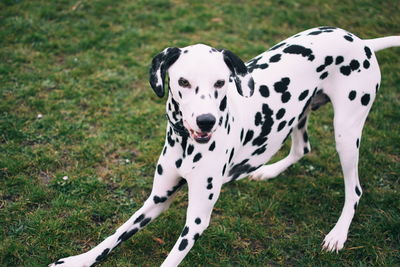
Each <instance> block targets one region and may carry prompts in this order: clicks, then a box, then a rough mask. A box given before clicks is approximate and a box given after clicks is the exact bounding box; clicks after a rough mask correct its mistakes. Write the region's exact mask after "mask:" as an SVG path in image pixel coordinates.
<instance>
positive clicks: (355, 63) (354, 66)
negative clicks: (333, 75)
mask: <svg viewBox="0 0 400 267" xmlns="http://www.w3.org/2000/svg"><path fill="white" fill-rule="evenodd" d="M359 67H360V63H359V62H358V61H357V60H355V59H353V60H352V61H351V62H350V68H351V70H352V71H355V70H357V69H358V68H359Z"/></svg>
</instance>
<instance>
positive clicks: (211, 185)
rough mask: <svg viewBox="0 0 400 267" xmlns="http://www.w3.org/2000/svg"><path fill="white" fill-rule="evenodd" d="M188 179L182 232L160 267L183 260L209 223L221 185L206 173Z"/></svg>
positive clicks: (219, 179) (167, 266) (168, 266)
mask: <svg viewBox="0 0 400 267" xmlns="http://www.w3.org/2000/svg"><path fill="white" fill-rule="evenodd" d="M200 175H201V176H199V175H197V176H195V177H190V178H189V179H188V189H189V204H188V208H187V213H186V222H185V227H184V228H183V231H182V233H181V235H180V237H179V238H178V240H177V242H176V244H175V246H174V247H173V248H172V250H171V252H170V253H169V255H168V257H167V258H166V259H165V261H164V262H163V264H162V265H161V266H162V267H175V266H178V264H179V263H180V262H181V261H182V260H183V258H184V257H185V256H186V254H187V253H188V252H189V250H190V249H191V248H192V247H193V245H194V243H195V242H196V240H197V239H198V238H199V237H200V235H201V234H202V233H203V231H204V230H205V229H206V228H207V227H208V225H209V223H210V218H211V213H212V210H213V207H214V204H215V203H216V201H217V199H218V197H219V194H220V190H221V185H222V179H221V178H220V177H218V178H215V176H214V178H213V177H211V176H208V175H207V174H206V173H202V174H200Z"/></svg>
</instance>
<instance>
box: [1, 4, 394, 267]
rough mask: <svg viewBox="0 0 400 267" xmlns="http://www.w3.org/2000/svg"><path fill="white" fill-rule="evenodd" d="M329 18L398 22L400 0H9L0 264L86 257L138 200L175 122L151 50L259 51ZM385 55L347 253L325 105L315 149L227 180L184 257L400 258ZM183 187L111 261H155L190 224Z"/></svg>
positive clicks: (272, 261) (375, 30)
mask: <svg viewBox="0 0 400 267" xmlns="http://www.w3.org/2000/svg"><path fill="white" fill-rule="evenodd" d="M320 25H330V26H338V27H341V28H345V29H347V30H349V31H350V32H353V33H355V34H356V35H358V36H360V37H361V38H374V37H380V36H385V35H393V34H400V4H399V2H398V1H397V0H366V1H361V0H355V1H339V0H332V1H323V0H313V1H307V0H281V1H271V0H269V1H260V0H259V1H257V0H251V1H231V3H228V1H215V0H214V1H188V2H186V1H181V0H170V1H161V0H138V1H134V0H131V1H127V0H121V1H111V0H93V1H90V0H72V1H71V0H62V1H61V0H60V1H44V0H32V1H26V0H1V1H0V97H1V98H0V266H32V267H36V266H45V265H46V264H48V263H50V262H52V261H53V260H56V259H58V258H60V257H65V256H69V255H73V254H78V253H82V252H84V251H86V250H88V249H89V248H91V247H93V246H95V245H96V244H97V243H98V242H100V241H101V240H102V239H103V238H105V237H107V236H108V235H109V234H111V233H113V232H114V230H115V229H116V227H117V226H118V225H120V224H121V223H123V222H124V221H125V220H126V219H128V218H129V217H130V215H131V214H132V213H133V212H134V211H135V210H136V209H138V208H139V207H140V206H141V204H142V202H143V201H144V200H145V199H146V197H147V196H148V194H149V193H150V189H151V185H152V175H153V172H154V167H155V162H156V160H157V157H158V155H159V153H160V151H161V148H162V144H163V140H164V129H165V126H166V120H165V117H164V102H165V99H159V98H157V97H156V96H155V95H154V94H153V92H152V90H151V89H150V86H149V85H148V67H149V64H150V61H151V59H152V57H153V56H154V55H156V54H157V53H158V52H160V51H161V50H162V49H164V48H165V47H168V46H186V45H189V44H193V43H199V42H202V43H206V44H209V45H212V46H215V47H219V48H227V49H230V50H232V51H234V52H235V53H236V54H238V55H240V57H241V58H243V59H244V60H248V59H250V58H252V57H253V56H255V55H257V54H258V53H260V52H263V51H264V50H266V49H267V48H269V47H270V46H272V45H273V44H275V43H277V42H278V41H280V40H282V39H284V38H286V37H288V36H290V35H293V34H295V33H296V32H299V31H302V30H305V29H308V28H311V27H315V26H320ZM378 60H379V62H380V64H381V71H382V85H381V90H380V92H379V93H378V96H377V99H376V101H375V103H374V106H373V108H372V111H371V113H370V115H369V118H368V120H367V123H366V127H365V128H364V135H363V140H362V145H361V150H360V153H361V158H360V170H359V173H360V179H361V185H362V187H363V190H364V194H363V197H362V199H361V201H360V205H359V208H358V210H357V213H356V216H355V218H354V220H353V224H352V226H351V228H350V233H349V238H348V241H347V242H346V244H345V249H344V250H343V251H341V252H340V253H339V254H330V253H326V252H321V246H320V244H321V242H322V240H323V238H324V236H325V234H327V233H328V232H329V230H330V229H331V228H332V227H333V225H334V224H335V222H336V221H337V219H338V217H339V215H340V212H341V208H342V204H343V201H344V186H343V179H342V174H341V169H340V164H339V160H338V157H337V154H336V151H335V145H334V140H333V132H332V130H333V127H332V109H331V106H330V105H326V106H324V107H323V108H321V109H320V110H318V112H316V113H314V114H313V115H312V116H311V122H310V126H309V129H310V130H309V133H310V139H311V146H312V152H311V153H310V154H309V155H308V156H307V157H305V158H304V159H303V160H301V162H300V163H298V164H296V165H295V166H293V167H291V168H290V169H289V170H287V171H286V172H285V173H283V174H282V175H281V176H280V177H279V178H277V179H274V180H271V181H268V182H254V181H249V180H242V181H239V182H236V183H232V184H228V185H226V186H225V187H224V188H223V194H222V195H221V197H220V200H219V201H218V203H217V205H216V207H215V209H214V213H213V217H212V222H211V225H210V227H209V228H208V229H207V231H206V232H205V233H204V235H203V236H202V237H201V239H200V241H199V242H198V243H197V244H196V245H195V247H194V248H193V249H192V250H191V252H190V253H189V254H188V256H187V257H186V259H185V260H184V261H183V263H182V265H181V266H186V267H189V266H399V265H400V201H399V198H400V180H399V174H400V123H399V119H400V64H399V62H400V48H392V49H388V50H385V51H382V52H379V53H378ZM288 146H289V144H286V145H285V148H284V149H283V151H282V152H280V153H279V155H277V157H276V158H274V160H276V159H279V158H282V157H283V156H284V155H285V154H286V153H287V151H288ZM65 176H67V177H68V179H66V177H65ZM63 177H65V178H64V179H63ZM186 189H187V188H184V190H182V191H181V192H180V193H179V194H178V197H177V199H176V200H175V202H174V203H173V205H172V206H171V208H170V209H169V210H168V211H167V212H166V213H164V214H163V215H162V216H161V217H159V218H158V219H157V220H156V221H155V222H154V223H152V224H151V225H150V226H148V227H147V228H145V229H144V230H143V231H142V232H140V233H139V234H137V235H135V236H134V237H133V238H132V239H130V240H129V241H127V242H126V243H125V244H123V245H122V246H120V247H119V248H118V249H116V250H115V251H113V252H112V253H111V255H110V257H108V258H107V260H106V261H104V262H103V263H102V264H101V266H110V267H111V266H159V265H160V264H161V262H162V261H163V259H164V258H165V257H166V255H167V254H168V252H169V250H170V249H171V248H172V246H173V244H174V243H175V240H176V238H177V237H178V235H179V234H180V232H181V229H182V227H183V226H184V225H183V224H184V218H185V211H186V205H187V202H186V201H187V192H186Z"/></svg>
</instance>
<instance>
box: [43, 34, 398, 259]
mask: <svg viewBox="0 0 400 267" xmlns="http://www.w3.org/2000/svg"><path fill="white" fill-rule="evenodd" d="M392 46H400V36H392V37H384V38H378V39H370V40H361V39H360V38H358V37H356V36H355V35H353V34H351V33H349V32H347V31H344V30H342V29H338V28H334V27H319V28H314V29H311V30H307V31H304V32H301V33H299V34H296V35H294V36H292V37H290V38H288V39H286V40H284V41H282V42H280V43H278V44H277V45H275V46H274V47H272V48H271V49H269V50H268V51H266V52H264V53H262V54H261V55H259V56H257V57H255V58H254V59H252V60H250V61H249V62H247V63H244V62H243V61H242V60H241V59H240V58H239V57H237V56H236V55H235V54H233V53H232V52H230V51H228V50H217V49H214V48H212V47H209V46H207V45H203V44H197V45H193V46H188V47H185V48H175V47H174V48H167V49H165V50H164V51H163V52H161V53H160V54H158V55H157V56H156V57H155V58H154V59H153V61H152V67H151V70H150V84H151V86H152V88H153V89H154V91H155V93H156V94H157V95H158V96H159V97H163V96H164V94H165V89H164V88H165V83H167V85H168V89H169V94H168V100H167V104H166V107H167V108H166V110H167V118H168V126H167V130H166V140H165V145H164V148H163V150H162V153H161V155H160V158H159V160H158V163H157V167H156V171H155V175H154V184H153V189H152V192H151V194H150V196H149V198H148V199H147V200H146V201H145V203H144V205H143V206H142V207H141V208H140V209H139V210H138V211H136V212H135V213H134V214H133V216H132V217H131V218H130V219H129V220H128V221H127V222H125V223H124V224H123V225H122V226H121V227H119V228H118V229H117V230H116V232H115V233H114V234H113V235H111V236H109V237H107V238H106V239H105V240H104V241H103V242H101V243H100V244H99V245H98V246H96V247H94V248H92V249H91V250H89V251H88V252H86V253H83V254H80V255H77V256H71V257H68V258H63V259H60V260H58V261H56V262H55V263H53V264H50V266H56V267H61V266H62V267H64V266H71V267H83V266H91V265H93V264H95V263H97V262H99V261H101V260H103V259H104V258H105V257H106V256H107V255H108V254H109V253H110V252H111V250H113V249H114V248H115V247H117V246H118V245H119V244H121V243H122V242H123V241H125V240H127V239H128V238H129V237H131V236H132V235H134V234H136V233H137V232H138V231H140V230H141V229H143V227H145V226H146V225H147V224H148V223H150V222H151V221H153V220H155V219H156V218H157V217H158V215H160V213H161V212H163V211H164V210H166V209H167V208H168V207H169V205H170V204H171V201H172V199H173V198H174V195H175V193H176V191H177V190H178V189H180V188H181V187H182V186H183V185H184V184H185V183H187V184H188V195H189V203H188V207H187V215H186V222H185V225H184V227H183V231H182V233H181V235H180V236H179V238H178V240H177V242H176V244H175V246H174V247H173V248H172V250H171V252H170V253H169V255H168V257H167V258H166V259H165V261H164V262H163V263H162V265H161V266H163V267H172V266H177V265H178V264H179V263H180V262H181V261H182V260H183V258H184V257H185V256H186V254H187V253H188V252H189V250H190V249H191V248H192V246H193V245H194V243H195V242H196V240H197V239H198V238H199V237H200V235H201V234H202V233H203V231H204V230H205V229H206V228H207V227H208V225H209V223H210V218H211V213H212V210H213V207H214V204H215V203H216V201H217V199H218V197H219V194H220V192H221V186H222V185H223V184H224V183H227V182H231V181H234V180H238V179H241V178H244V177H247V176H249V177H250V178H251V179H254V180H266V179H271V178H274V177H276V176H278V175H279V174H280V173H282V172H283V171H284V170H285V169H286V168H288V167H289V166H290V165H292V164H293V163H295V162H297V161H298V160H299V159H301V158H302V157H303V156H304V155H305V154H307V153H308V152H310V149H311V148H310V143H309V141H308V135H307V120H308V117H309V114H310V112H311V111H312V110H316V109H317V108H318V107H319V106H321V105H323V104H325V103H327V102H331V103H332V105H333V109H334V130H335V141H336V149H337V152H338V154H339V157H340V162H341V165H342V170H343V176H344V184H345V201H344V206H343V210H342V213H341V215H340V217H339V220H338V221H337V223H336V225H335V226H334V227H333V229H332V230H331V231H330V232H329V233H328V235H326V237H325V239H324V241H323V249H325V250H327V251H336V252H337V251H339V250H340V249H342V248H343V245H344V243H345V241H346V239H347V233H348V230H349V226H350V223H351V221H352V219H353V216H354V213H355V209H356V207H357V204H358V202H359V199H360V197H361V194H362V190H361V186H360V182H359V178H358V157H359V147H360V142H361V134H362V129H363V126H364V123H365V120H366V118H367V115H368V112H369V110H370V108H371V106H372V103H373V101H374V99H375V96H376V93H377V91H378V89H379V84H380V80H381V75H380V70H379V66H378V62H377V60H376V57H375V54H374V52H376V51H378V50H381V49H384V48H388V47H392ZM167 73H168V74H169V80H168V82H167V81H166V79H165V78H166V76H167ZM289 136H291V139H292V145H291V149H290V153H289V155H288V156H287V157H285V158H284V159H282V160H280V161H278V162H276V163H274V164H270V165H264V164H265V163H266V162H268V160H269V159H270V158H271V157H272V156H273V155H274V154H275V153H276V152H277V151H278V150H279V149H280V148H281V146H282V144H283V143H284V142H285V140H286V139H287V138H288V137H289Z"/></svg>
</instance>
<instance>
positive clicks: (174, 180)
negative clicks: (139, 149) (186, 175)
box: [49, 152, 186, 267]
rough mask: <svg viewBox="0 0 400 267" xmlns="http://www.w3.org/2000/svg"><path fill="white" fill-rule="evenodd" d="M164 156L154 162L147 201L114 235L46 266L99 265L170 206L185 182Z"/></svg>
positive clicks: (167, 156) (78, 266) (76, 266)
mask: <svg viewBox="0 0 400 267" xmlns="http://www.w3.org/2000/svg"><path fill="white" fill-rule="evenodd" d="M167 154H168V152H167V153H166V155H165V156H161V157H160V159H159V161H158V165H157V169H156V171H155V175H154V183H153V189H152V192H151V194H150V197H149V198H148V199H147V200H146V201H145V202H144V204H143V206H142V207H141V208H140V209H139V210H138V211H136V212H135V213H134V214H133V215H132V216H131V217H130V218H129V219H128V220H127V221H126V222H125V223H124V224H123V225H122V226H120V227H119V228H118V229H117V230H116V231H115V233H114V234H112V235H111V236H109V237H107V238H106V239H105V240H104V241H103V242H101V243H100V244H99V245H97V246H96V247H94V248H92V249H91V250H89V251H88V252H86V253H83V254H80V255H76V256H71V257H68V258H64V259H60V260H58V261H56V262H55V263H53V264H51V265H49V266H55V267H59V266H60V267H67V266H68V267H84V266H86V267H88V266H91V265H93V264H94V263H97V262H100V261H101V260H103V259H104V258H105V257H106V256H107V255H108V254H109V253H110V252H111V250H112V249H114V248H115V247H117V246H118V245H120V244H121V243H122V242H123V241H125V240H127V239H128V238H129V237H131V236H132V235H134V234H136V233H137V232H138V231H140V230H141V229H143V228H144V227H145V226H146V225H147V224H148V223H150V222H151V221H153V220H154V219H155V218H156V217H158V216H159V215H160V214H161V212H163V211H164V210H166V209H167V208H168V207H169V205H170V204H171V202H172V199H173V197H174V195H175V192H176V191H177V190H178V189H179V188H180V187H182V185H184V184H185V183H186V180H184V179H183V178H181V177H179V176H178V174H177V172H176V167H175V166H172V165H173V163H171V162H170V160H168V158H170V157H171V155H167Z"/></svg>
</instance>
